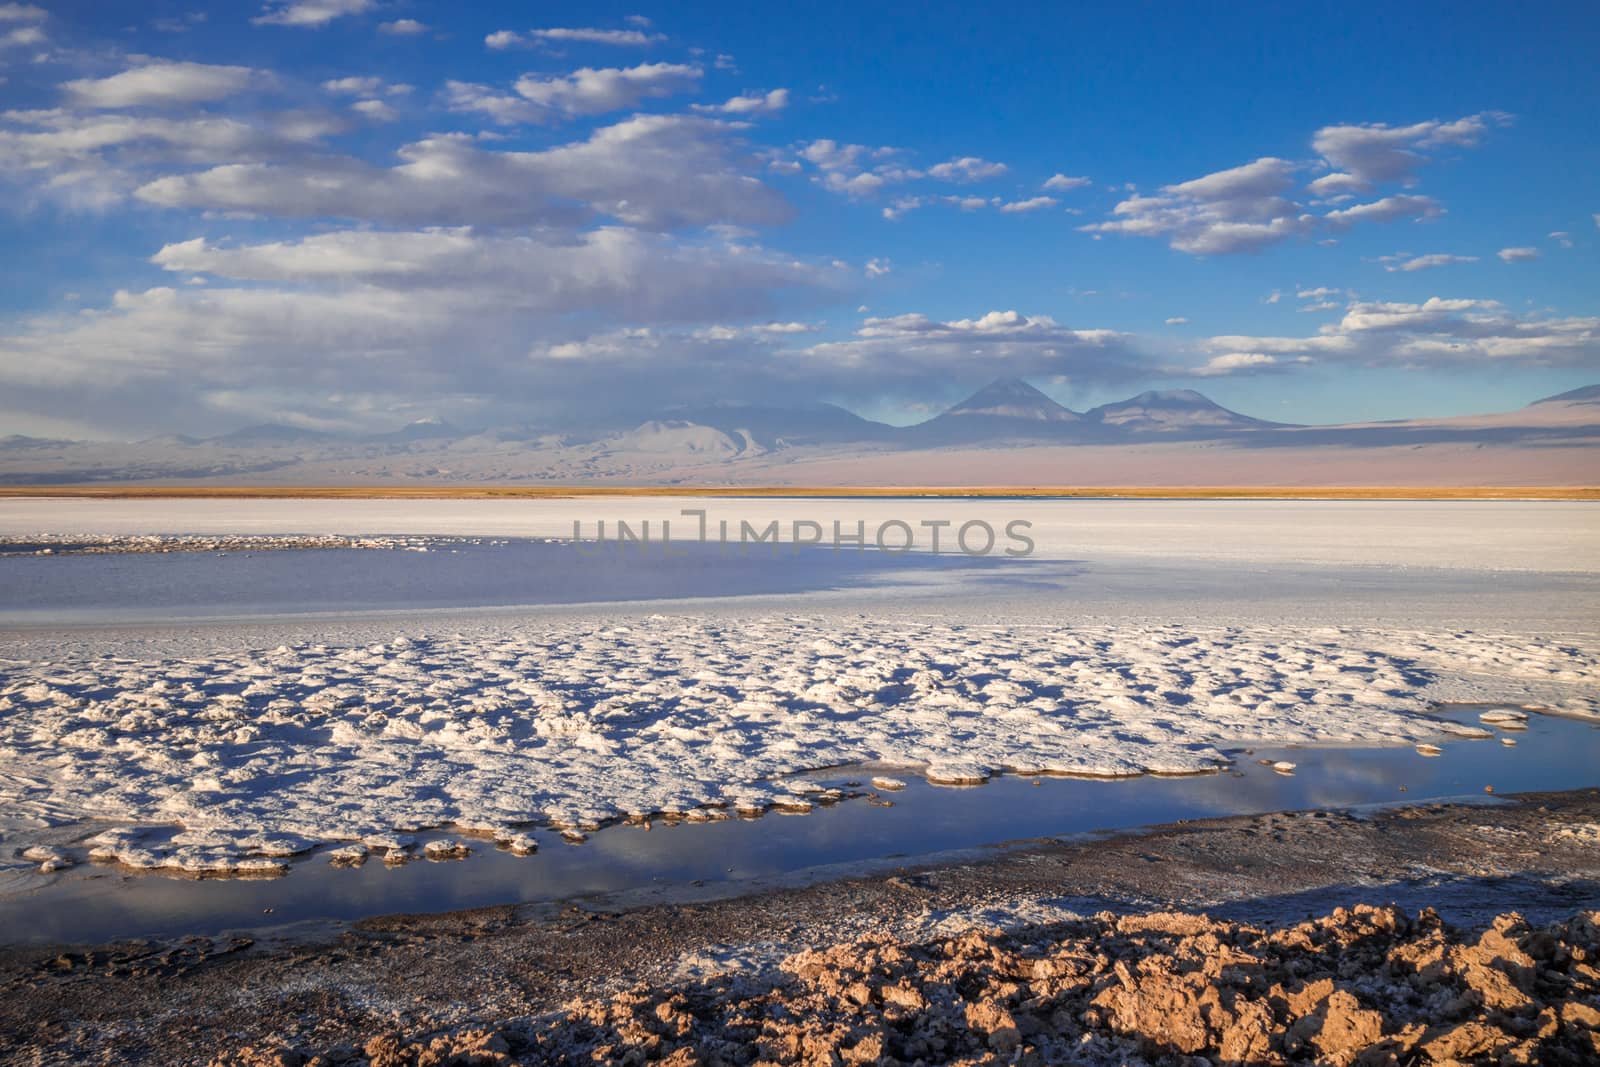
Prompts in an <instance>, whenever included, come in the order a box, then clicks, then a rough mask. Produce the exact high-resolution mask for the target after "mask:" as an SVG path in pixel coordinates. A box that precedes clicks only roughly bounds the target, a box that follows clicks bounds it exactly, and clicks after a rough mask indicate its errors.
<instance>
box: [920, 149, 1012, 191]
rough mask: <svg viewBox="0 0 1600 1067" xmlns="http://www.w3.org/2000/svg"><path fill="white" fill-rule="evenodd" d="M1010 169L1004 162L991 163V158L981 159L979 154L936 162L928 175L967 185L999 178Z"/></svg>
mask: <svg viewBox="0 0 1600 1067" xmlns="http://www.w3.org/2000/svg"><path fill="white" fill-rule="evenodd" d="M1008 169H1009V168H1007V167H1006V165H1005V164H1004V163H991V162H990V161H989V160H987V159H979V158H978V157H977V156H962V157H961V158H960V159H952V160H949V161H947V162H944V163H936V164H934V165H933V166H931V167H929V168H928V177H930V178H938V179H939V180H940V181H947V182H959V183H961V184H963V185H967V184H971V183H972V182H981V181H986V180H988V179H990V178H998V177H1000V176H1001V175H1003V174H1005V173H1006V171H1007V170H1008Z"/></svg>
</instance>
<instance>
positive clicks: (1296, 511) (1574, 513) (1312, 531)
mask: <svg viewBox="0 0 1600 1067" xmlns="http://www.w3.org/2000/svg"><path fill="white" fill-rule="evenodd" d="M696 509H698V510H703V511H705V512H706V513H707V517H708V519H709V520H710V521H711V522H712V523H713V524H715V523H716V522H717V521H719V520H723V519H726V520H728V521H729V522H730V523H732V524H734V525H735V527H736V526H737V524H738V522H740V521H741V520H747V521H749V522H751V523H753V524H756V525H758V526H764V525H765V524H767V523H769V522H771V521H773V520H776V521H777V522H778V523H779V534H780V536H782V537H784V538H785V539H788V538H789V537H790V535H791V534H792V527H793V523H795V522H797V521H807V520H809V521H815V522H818V523H821V524H822V525H823V526H824V527H825V529H826V530H827V531H828V533H829V535H830V536H831V529H832V523H833V522H835V521H838V522H841V523H843V524H844V525H845V527H846V529H848V530H850V531H853V530H854V524H855V523H856V522H862V523H864V524H865V525H866V528H867V530H868V532H869V534H870V533H871V532H873V531H876V530H877V529H879V528H881V527H882V526H883V525H884V524H885V523H887V522H890V521H892V520H899V521H902V522H906V523H908V524H910V525H912V526H913V527H914V528H915V529H916V531H917V532H919V533H921V535H922V539H921V540H920V541H919V542H918V547H926V546H927V545H928V543H929V541H930V536H929V534H928V533H927V532H926V531H924V530H923V529H922V528H921V526H920V524H921V523H923V522H925V521H949V522H950V523H951V524H952V526H953V527H959V526H960V525H961V524H962V523H964V522H967V521H970V520H973V519H978V520H983V521H986V522H989V523H990V524H991V525H993V526H995V527H996V528H997V529H1000V528H1003V527H1004V525H1005V524H1006V523H1007V522H1010V521H1012V520H1015V519H1020V520H1024V521H1027V522H1029V523H1031V524H1032V526H1031V530H1030V533H1031V536H1032V537H1033V539H1034V541H1035V543H1036V551H1035V553H1034V555H1035V556H1036V557H1037V558H1042V559H1083V558H1102V557H1118V558H1125V557H1143V558H1155V559H1162V560H1235V561H1249V562H1254V563H1263V564H1266V563H1286V562H1301V563H1318V564H1336V563H1347V564H1376V565H1383V566H1430V567H1453V568H1461V569H1467V570H1476V571H1486V570H1532V571H1540V570H1542V571H1558V572H1583V573H1594V572H1596V571H1600V503H1592V502H1569V501H1561V502H1548V501H1546V502H1535V501H1528V502H1522V501H1308V500H1300V501H1293V500H1281V501H1279V500H1069V501H1053V500H1036V499H1029V500H998V499H986V500H944V499H940V500H930V499H916V498H908V499H904V500H893V499H854V498H849V499H838V498H836V499H822V500H818V499H776V498H761V499H727V498H693V497H687V498H660V497H645V498H604V499H597V498H573V499H566V500H561V499H541V500H510V499H508V500H304V499H288V500H284V499H268V500H249V499H244V500H208V499H198V500H160V499H156V500H140V499H129V500H94V499H77V498H48V497H41V498H8V499H0V536H24V535H29V534H38V533H45V532H53V533H75V534H84V535H102V534H113V535H115V534H122V535H130V534H160V533H168V534H197V533H206V534H342V535H372V534H419V535H420V534H432V535H453V536H501V537H571V536H572V534H573V523H574V522H578V523H579V524H580V529H581V531H582V535H583V536H585V537H593V536H595V534H596V532H597V523H598V522H599V521H600V520H605V521H606V523H607V527H608V530H609V531H610V533H609V536H613V537H614V536H615V531H616V523H617V521H618V520H622V521H626V522H629V523H630V524H631V525H632V526H633V528H634V529H638V528H639V527H640V524H641V523H643V522H644V521H646V520H649V521H651V522H652V524H653V529H654V531H655V535H656V536H658V537H659V536H660V532H661V525H660V524H661V522H662V521H669V522H671V523H672V524H673V537H674V538H676V539H679V540H682V539H685V538H689V537H692V536H694V532H695V530H696V528H697V525H698V520H697V519H695V518H693V517H688V516H685V515H683V514H682V513H683V512H684V511H685V510H696ZM713 528H714V527H713ZM944 536H945V544H946V546H947V550H953V549H950V548H949V547H948V546H949V545H950V540H951V536H952V534H951V532H950V531H946V533H945V535H944Z"/></svg>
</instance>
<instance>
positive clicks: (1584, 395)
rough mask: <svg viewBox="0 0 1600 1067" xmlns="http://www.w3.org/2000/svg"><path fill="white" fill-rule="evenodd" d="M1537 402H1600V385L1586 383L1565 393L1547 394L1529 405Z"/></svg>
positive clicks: (1530, 405) (1531, 405)
mask: <svg viewBox="0 0 1600 1067" xmlns="http://www.w3.org/2000/svg"><path fill="white" fill-rule="evenodd" d="M1537 404H1600V385H1585V386H1583V387H1582V388H1580V389H1570V390H1568V391H1567V392H1565V393H1557V394H1556V395H1555V396H1547V397H1545V398H1544V399H1543V400H1535V401H1534V402H1533V403H1532V404H1529V405H1528V406H1529V407H1533V406H1535V405H1537Z"/></svg>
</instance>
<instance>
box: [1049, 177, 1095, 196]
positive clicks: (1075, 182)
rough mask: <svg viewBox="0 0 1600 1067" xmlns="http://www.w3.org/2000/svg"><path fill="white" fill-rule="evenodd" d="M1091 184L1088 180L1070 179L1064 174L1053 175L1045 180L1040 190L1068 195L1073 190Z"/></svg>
mask: <svg viewBox="0 0 1600 1067" xmlns="http://www.w3.org/2000/svg"><path fill="white" fill-rule="evenodd" d="M1091 184H1093V183H1092V182H1090V181H1089V179H1088V178H1072V177H1068V176H1067V175H1065V174H1053V175H1051V176H1050V177H1049V178H1046V179H1045V182H1044V185H1043V186H1042V187H1041V188H1044V189H1048V190H1050V191H1051V192H1056V193H1069V192H1071V191H1072V190H1074V189H1082V188H1083V187H1084V186H1087V185H1091Z"/></svg>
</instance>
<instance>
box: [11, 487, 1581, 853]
mask: <svg viewBox="0 0 1600 1067" xmlns="http://www.w3.org/2000/svg"><path fill="white" fill-rule="evenodd" d="M5 503H6V504H7V505H8V506H6V507H4V508H0V533H4V534H9V535H14V536H20V535H25V534H38V533H47V532H49V533H69V532H81V533H89V532H93V533H95V534H97V535H99V534H107V533H112V534H118V533H121V534H131V533H156V532H179V531H181V532H189V533H194V532H208V533H232V534H238V533H275V534H281V533H288V532H295V533H335V532H336V533H341V534H361V533H379V532H384V533H401V532H403V533H408V534H417V533H428V534H446V533H448V534H460V535H474V536H478V535H497V536H503V535H506V534H519V535H524V536H526V535H534V536H537V535H560V534H561V533H562V532H563V530H562V526H563V525H565V527H566V530H565V532H566V533H567V534H568V535H569V536H570V533H571V520H572V518H573V517H575V511H576V512H577V516H576V517H580V518H581V519H582V520H583V522H584V523H585V525H586V526H588V527H589V528H590V529H591V530H592V529H593V528H594V521H595V520H596V519H598V518H600V517H605V518H607V519H610V520H614V519H615V518H616V517H618V516H621V517H624V518H628V519H630V521H634V522H642V521H643V520H644V519H646V518H659V517H662V516H673V515H675V514H676V513H677V512H678V510H679V509H681V508H684V507H698V506H702V505H701V504H700V503H698V502H687V503H686V502H683V501H661V500H648V501H637V500H630V501H621V500H607V501H580V502H572V501H548V502H545V501H541V502H526V501H508V502H500V501H427V502H398V501H328V502H304V501H237V502H236V501H229V502H210V501H195V502H189V501H185V502H179V503H173V502H166V501H157V502H151V501H115V502H101V501H61V502H37V503H36V502H29V501H22V502H9V501H8V502H5ZM12 504H16V505H17V506H15V507H12V506H9V505H12ZM85 505H87V507H85ZM703 506H705V507H706V508H707V510H708V511H709V512H710V513H711V515H712V517H713V519H715V517H716V516H717V515H718V514H719V512H721V513H722V514H731V515H734V516H737V515H740V514H744V515H747V516H751V517H754V518H759V519H760V520H761V521H763V522H764V521H766V520H767V519H779V520H780V521H782V522H785V523H787V522H788V521H790V520H791V519H795V518H806V519H825V520H828V521H832V519H833V518H834V517H835V516H837V517H840V518H841V519H842V520H843V521H849V522H854V521H857V520H858V519H859V520H860V521H863V522H866V523H868V524H869V526H870V524H874V523H882V522H887V521H890V520H891V519H896V518H898V519H901V520H902V521H911V520H917V521H920V520H921V519H922V518H936V519H941V520H942V519H951V520H953V521H956V522H960V521H966V518H968V517H972V516H981V517H984V518H985V519H986V521H991V522H993V523H995V524H996V525H1003V524H1004V523H1005V522H1007V521H1010V520H1012V519H1015V518H1018V517H1027V518H1029V521H1032V522H1034V523H1035V527H1034V533H1035V535H1036V537H1037V542H1038V545H1039V547H1040V553H1039V555H1040V556H1041V557H1043V558H1040V559H1030V560H1015V561H1009V562H1003V561H996V562H995V565H994V566H992V567H987V568H985V569H983V570H981V572H980V571H975V572H972V573H967V574H961V575H958V576H956V577H955V578H952V577H951V576H949V575H935V576H934V579H933V580H931V581H917V580H912V579H913V578H915V577H916V573H915V572H914V571H913V572H910V573H909V575H906V576H896V577H895V578H894V580H891V581H886V582H884V583H879V584H876V585H872V586H870V587H866V588H860V589H850V588H846V589H837V588H818V589H816V590H814V591H806V590H799V589H797V590H793V591H788V592H784V593H782V594H781V595H769V596H765V597H755V598H749V597H745V598H732V599H723V598H720V597H719V596H718V595H717V594H718V593H719V591H720V590H719V589H718V588H717V587H716V582H715V581H714V580H712V581H710V583H709V584H708V587H707V588H706V589H705V590H704V592H703V594H701V595H700V596H699V597H698V598H697V599H695V600H693V601H692V602H689V603H680V604H673V605H668V604H667V603H666V602H643V603H633V604H618V605H613V606H592V605H591V606H577V607H574V606H571V605H562V606H558V607H556V608H552V607H551V606H550V605H539V604H537V603H530V604H527V605H523V606H517V605H509V606H507V605H500V606H499V607H497V608H495V609H494V610H492V611H491V610H487V609H485V608H483V607H475V606H471V605H466V606H463V607H462V608H461V609H460V610H458V611H453V612H452V611H442V610H439V609H438V607H437V605H434V606H431V607H426V608H424V607H419V608H418V609H417V610H415V611H413V612H411V613H410V614H409V615H407V616H405V617H394V616H392V615H384V616H382V617H374V616H372V615H370V614H363V613H361V612H352V613H351V614H350V615H349V616H348V617H341V616H339V615H338V613H334V614H333V615H332V616H328V615H326V614H324V615H323V616H322V617H318V618H315V619H307V618H302V617H296V616H295V615H294V614H293V613H292V612H291V613H285V614H279V615H275V616H268V617H260V618H255V619H253V620H250V621H248V622H245V623H241V622H237V621H230V622H228V623H226V624H222V623H203V624H202V623H200V622H198V621H196V620H193V619H182V620H178V621H177V622H168V623H165V624H160V625H156V624H149V623H141V624H133V623H129V624H126V625H122V626H120V627H119V628H116V629H111V630H106V631H103V632H102V631H92V630H91V631H82V630H79V631H59V632H53V631H49V630H44V631H39V630H37V629H34V630H32V631H29V632H21V631H12V632H10V633H9V634H7V635H6V636H5V637H4V641H5V648H4V655H5V657H6V658H5V659H4V660H3V661H0V806H3V807H4V809H5V810H6V812H7V813H8V819H7V831H6V844H7V845H8V846H12V847H11V848H10V849H8V851H9V852H12V853H13V854H14V853H15V852H16V851H17V850H19V849H20V848H21V847H23V846H25V845H26V844H28V843H29V842H30V841H33V840H36V839H37V840H44V839H46V838H48V839H51V840H55V841H60V840H62V839H63V828H71V827H76V826H81V825H82V824H83V822H84V820H87V819H94V820H104V821H105V823H106V824H107V825H104V826H101V827H98V828H97V829H98V830H99V832H98V833H96V834H94V835H93V836H92V837H87V839H85V838H86V835H87V831H79V832H77V833H76V838H75V840H76V842H77V845H78V846H79V847H80V848H81V849H82V850H83V851H84V852H87V851H88V850H90V849H93V850H95V852H96V854H97V855H98V856H99V857H101V858H107V859H115V860H118V861H120V862H122V863H124V864H127V865H130V866H141V867H161V868H176V869H180V870H189V871H212V870H215V871H248V870H252V869H256V870H271V869H275V868H277V867H279V866H281V864H282V862H283V860H282V857H284V856H286V855H289V854H293V853H295V852H298V851H302V850H304V849H306V848H309V847H311V846H312V845H315V844H319V843H324V842H335V841H349V842H360V843H363V844H364V845H365V846H366V847H368V848H370V849H371V850H373V851H375V852H379V853H382V852H387V851H395V852H400V851H404V850H405V849H406V847H407V845H408V841H407V835H409V834H411V833H414V832H415V831H418V830H421V829H426V828H433V827H440V826H444V827H454V828H457V829H460V830H470V831H477V832H483V833H486V834H492V835H495V836H497V837H500V838H501V839H503V840H507V841H514V840H516V838H517V837H518V836H519V835H520V834H522V833H524V832H525V830H526V828H527V827H529V826H537V825H555V826H560V827H568V828H572V829H574V830H578V831H581V830H582V829H583V828H585V827H594V826H598V825H600V824H601V823H603V822H606V821H608V820H611V819H615V818H620V817H626V816H639V817H645V816H650V815H653V814H657V813H677V814H682V815H685V816H690V817H694V818H712V817H716V816H717V815H718V814H719V813H723V812H727V811H738V810H748V811H756V810H763V809H767V808H771V807H778V808H780V809H791V810H803V809H804V808H805V807H806V806H808V805H809V804H810V803H812V802H813V800H812V798H810V797H809V796H808V793H807V787H806V786H805V785H804V784H802V783H794V782H792V781H789V776H790V775H793V774H794V773H796V772H801V771H806V770H813V769H817V768H822V767H829V766H837V765H844V764H855V763H862V762H870V763H881V764H888V765H892V766H896V767H902V768H906V769H907V770H908V772H909V773H913V774H925V775H927V776H928V777H929V778H930V780H941V781H952V782H964V781H976V780H981V779H982V778H984V777H986V776H987V775H989V774H992V773H995V772H999V771H1006V770H1010V771H1023V772H1029V773H1051V772H1053V773H1064V774H1084V775H1124V774H1135V773H1142V772H1152V771H1153V772H1162V773H1192V772H1198V771H1205V770H1209V769H1215V768H1217V767H1218V766H1220V765H1222V763H1223V762H1224V761H1225V759H1226V757H1225V755H1224V753H1223V751H1222V750H1223V749H1224V748H1226V747H1228V746H1234V745H1240V744H1249V743H1261V744H1275V745H1283V744H1295V743H1299V744H1325V743H1344V744H1352V745H1400V744H1414V743H1418V742H1423V741H1428V740H1438V739H1440V738H1441V736H1445V735H1449V734H1452V733H1454V734H1456V735H1459V734H1461V733H1463V732H1465V733H1468V734H1472V733H1478V734H1486V731H1478V730H1475V729H1474V728H1472V727H1461V726H1457V725H1453V724H1449V723H1442V722H1440V721H1439V720H1436V719H1434V718H1432V717H1430V716H1428V715H1427V712H1428V710H1429V709H1430V707H1431V706H1432V705H1433V702H1435V701H1437V700H1441V699H1449V700H1454V701H1462V700H1479V701H1500V702H1510V703H1514V704H1533V705H1540V706H1546V707H1553V708H1557V709H1559V710H1562V711H1564V712H1566V713H1569V714H1574V715H1581V716H1595V715H1597V714H1600V684H1597V683H1600V635H1597V634H1596V633H1595V632H1594V631H1595V627H1594V626H1593V620H1594V618H1595V617H1596V613H1595V612H1594V611H1593V608H1594V605H1595V602H1596V601H1595V588H1596V582H1595V580H1594V571H1595V564H1596V545H1595V540H1596V538H1595V524H1594V519H1595V518H1596V517H1600V512H1597V511H1596V510H1595V508H1594V507H1593V506H1591V505H1581V504H1555V505H1538V504H1505V503H1495V504H1486V505H1464V504H1460V503H1442V504H1406V503H1382V504H1375V503H1374V504H1351V503H1337V504H1305V503H1288V502H1284V503H1279V502H1255V501H1252V502H1226V503H1206V502H1165V501H1162V502H1116V503H1113V502H1083V501H1073V502H1048V501H1046V502H1039V501H982V502H960V503H952V502H946V501H916V502H902V501H866V502H859V501H821V502H819V501H770V500H760V501H740V502H729V501H706V502H704V505H703ZM80 509H81V510H80ZM479 551H482V552H485V553H489V554H488V555H485V556H483V557H482V559H483V561H484V563H485V565H489V566H492V565H493V564H494V561H495V557H494V556H493V554H492V552H493V550H492V549H490V548H483V549H480V550H479ZM810 551H812V552H813V553H816V552H823V553H824V555H831V554H828V553H826V552H825V550H817V549H812V550H810ZM869 555H870V553H869ZM275 558H276V559H277V560H279V561H280V562H281V561H283V560H292V559H293V558H294V557H293V555H292V554H281V555H279V556H277V557H275ZM416 558H417V557H414V556H412V555H411V554H408V553H401V552H396V553H367V554H365V555H364V556H363V560H364V561H370V560H374V559H377V560H380V561H382V562H383V565H384V566H386V567H390V568H392V575H394V576H398V577H400V578H403V577H404V575H405V574H406V573H408V571H407V568H412V567H414V566H415V562H416ZM770 558H771V566H773V567H783V566H785V565H789V564H790V563H791V562H792V560H793V556H792V555H791V554H789V553H788V551H787V550H785V552H783V553H777V554H773V555H772V556H771V557H770ZM16 562H27V563H28V564H30V565H33V566H37V565H40V564H43V565H47V566H57V565H60V566H80V565H81V566H89V565H95V566H98V565H100V563H98V562H97V561H96V559H94V558H87V557H84V558H78V559H73V560H68V559H59V560H53V561H52V560H27V561H7V560H0V580H3V578H4V576H5V575H6V574H7V573H8V572H7V571H6V570H5V567H6V566H7V565H8V564H11V563H16ZM660 565H661V566H667V567H670V566H671V565H672V561H671V560H670V559H665V558H663V559H662V560H661V561H660ZM10 573H17V572H15V571H12V572H10ZM279 573H280V579H279V580H282V578H281V572H279ZM711 573H712V574H713V576H714V572H711ZM902 579H904V580H902ZM280 599H281V598H280ZM1213 613H1214V614H1215V615H1216V616H1217V617H1215V618H1213V617H1209V616H1210V615H1211V614H1213ZM66 836H71V835H70V834H69V835H66Z"/></svg>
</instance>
